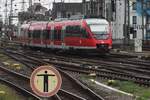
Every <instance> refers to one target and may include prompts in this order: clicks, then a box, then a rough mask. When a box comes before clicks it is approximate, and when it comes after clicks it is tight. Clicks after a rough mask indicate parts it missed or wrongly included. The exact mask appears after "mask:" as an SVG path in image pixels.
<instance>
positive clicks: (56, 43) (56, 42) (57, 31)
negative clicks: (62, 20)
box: [53, 26, 62, 48]
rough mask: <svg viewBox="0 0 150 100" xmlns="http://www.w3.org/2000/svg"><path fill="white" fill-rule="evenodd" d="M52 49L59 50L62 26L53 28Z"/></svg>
mask: <svg viewBox="0 0 150 100" xmlns="http://www.w3.org/2000/svg"><path fill="white" fill-rule="evenodd" d="M53 36H54V37H53V38H54V47H55V48H61V44H62V26H55V27H54V34H53Z"/></svg>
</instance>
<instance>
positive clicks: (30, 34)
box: [27, 29, 33, 45]
mask: <svg viewBox="0 0 150 100" xmlns="http://www.w3.org/2000/svg"><path fill="white" fill-rule="evenodd" d="M32 35H33V30H32V29H31V30H30V29H29V30H28V40H27V41H28V42H27V44H28V45H32Z"/></svg>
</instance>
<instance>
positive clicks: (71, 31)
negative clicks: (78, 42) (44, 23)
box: [66, 25, 81, 37]
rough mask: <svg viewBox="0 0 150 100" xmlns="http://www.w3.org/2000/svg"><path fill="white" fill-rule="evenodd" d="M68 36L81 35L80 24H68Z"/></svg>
mask: <svg viewBox="0 0 150 100" xmlns="http://www.w3.org/2000/svg"><path fill="white" fill-rule="evenodd" d="M66 36H67V37H80V36H81V28H80V26H79V25H76V26H67V27H66Z"/></svg>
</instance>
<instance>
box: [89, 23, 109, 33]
mask: <svg viewBox="0 0 150 100" xmlns="http://www.w3.org/2000/svg"><path fill="white" fill-rule="evenodd" d="M89 27H90V29H91V32H92V33H93V34H108V25H105V24H104V25H103V24H91V25H89Z"/></svg>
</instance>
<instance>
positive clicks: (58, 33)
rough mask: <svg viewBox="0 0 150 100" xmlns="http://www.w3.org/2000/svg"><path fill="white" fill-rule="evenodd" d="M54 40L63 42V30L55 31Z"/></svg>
mask: <svg viewBox="0 0 150 100" xmlns="http://www.w3.org/2000/svg"><path fill="white" fill-rule="evenodd" d="M54 40H61V30H60V29H54Z"/></svg>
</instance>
